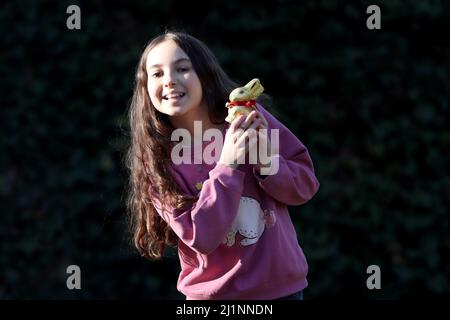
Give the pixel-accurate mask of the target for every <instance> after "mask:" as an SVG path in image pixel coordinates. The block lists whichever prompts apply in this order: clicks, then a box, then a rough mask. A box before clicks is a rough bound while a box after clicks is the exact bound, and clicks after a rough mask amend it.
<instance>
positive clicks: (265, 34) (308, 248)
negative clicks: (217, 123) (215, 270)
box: [0, 0, 450, 299]
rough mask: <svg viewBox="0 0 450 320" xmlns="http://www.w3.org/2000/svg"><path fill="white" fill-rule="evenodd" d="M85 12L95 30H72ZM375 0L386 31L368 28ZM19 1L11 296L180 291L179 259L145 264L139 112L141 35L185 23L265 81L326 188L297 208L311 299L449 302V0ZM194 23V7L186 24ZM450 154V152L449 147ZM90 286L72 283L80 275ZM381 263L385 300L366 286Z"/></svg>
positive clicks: (11, 28) (4, 100)
mask: <svg viewBox="0 0 450 320" xmlns="http://www.w3.org/2000/svg"><path fill="white" fill-rule="evenodd" d="M70 4H78V5H79V6H80V8H81V12H82V29H81V30H79V31H69V30H68V29H67V28H66V18H67V16H68V15H67V14H66V7H67V6H68V5H70ZM370 4H378V5H379V6H380V8H381V13H382V29H381V30H373V31H371V30H368V29H367V28H366V18H367V17H368V15H367V14H366V8H367V6H368V5H370ZM191 6H192V4H191V3H190V2H188V1H185V2H176V1H127V2H126V3H125V2H118V1H110V2H104V3H101V2H91V1H89V2H88V1H86V2H83V1H80V2H77V3H64V2H61V3H58V4H56V3H54V2H51V1H33V2H30V3H26V4H25V3H18V2H8V3H5V4H3V5H2V10H1V11H0V26H1V28H2V34H1V38H0V39H1V40H0V41H1V42H0V46H1V48H2V54H1V55H2V63H1V64H0V75H1V76H0V90H1V117H0V128H1V130H2V131H1V139H0V150H1V156H0V197H1V200H2V201H1V203H2V206H1V207H2V214H1V224H0V240H1V242H0V248H1V254H0V298H7V299H12V298H32V299H33V298H39V299H43V298H64V299H70V298H83V299H88V298H125V297H136V298H150V299H157V298H172V299H180V298H182V296H181V295H180V294H178V293H177V291H176V288H175V284H176V279H177V275H178V270H179V267H178V261H177V257H176V254H175V252H174V251H169V252H168V258H167V259H166V260H165V261H161V262H147V261H145V260H143V259H142V258H140V257H138V256H137V254H136V252H135V251H134V250H133V248H132V247H131V246H130V244H129V242H128V236H129V235H128V233H127V225H126V214H125V207H124V200H125V195H126V186H127V176H126V171H125V170H124V167H123V162H122V158H123V155H124V152H125V150H126V146H127V143H128V141H127V135H128V132H127V123H126V111H127V106H128V103H129V99H130V97H131V94H132V85H133V76H134V70H135V67H136V64H137V61H138V59H139V56H140V53H141V51H142V49H143V47H144V46H145V44H146V42H147V41H148V40H149V39H150V38H151V37H153V36H154V35H156V34H157V33H159V32H160V31H162V30H164V28H165V27H174V28H177V29H182V30H185V31H188V32H191V33H192V34H194V35H195V36H198V37H199V38H201V39H202V40H204V41H205V42H206V43H207V44H208V45H209V46H210V47H211V49H212V50H213V51H214V52H215V53H216V55H217V56H218V57H219V60H220V61H221V62H222V64H223V66H224V68H225V69H226V71H227V72H228V73H229V74H230V75H231V76H232V77H233V78H234V79H236V80H237V81H239V82H241V83H245V82H247V81H248V80H250V79H251V78H253V77H259V78H260V79H261V81H262V82H263V85H264V86H265V88H266V92H267V93H269V94H270V95H271V96H272V98H273V103H272V106H271V110H272V112H273V113H274V114H275V115H276V116H277V117H278V118H279V119H280V120H282V121H283V122H284V123H285V124H286V125H287V126H288V127H289V128H290V129H291V130H292V131H293V132H295V133H296V134H297V136H298V137H299V138H300V139H301V140H302V141H303V142H304V143H305V144H306V145H307V147H308V149H309V151H310V153H311V156H312V158H313V161H314V164H315V168H316V173H317V176H318V178H319V180H320V182H321V188H320V191H319V193H318V194H317V195H316V197H315V198H314V199H313V200H312V201H311V202H309V203H308V204H306V205H304V206H302V207H292V208H290V210H291V214H292V217H293V219H294V221H295V223H296V226H297V230H298V234H299V241H300V243H301V245H302V247H303V248H304V251H305V253H306V255H307V257H308V259H309V264H310V275H309V282H310V286H309V288H308V290H307V291H306V292H305V295H306V297H307V298H323V297H362V298H367V299H377V298H406V297H416V296H418V295H420V296H427V297H437V296H443V295H445V296H446V297H448V296H449V292H450V283H449V277H448V270H450V264H449V258H448V252H450V237H449V222H448V213H447V212H448V208H449V197H448V192H449V190H450V179H449V175H448V172H449V171H448V170H449V167H450V166H449V156H448V149H449V145H450V131H449V129H448V128H449V123H448V122H449V120H448V119H449V92H450V88H449V87H450V85H449V83H450V64H449V61H450V60H449V58H450V46H449V37H448V34H449V31H450V25H449V19H448V16H449V14H450V8H449V4H448V3H446V2H444V1H420V2H417V3H415V2H412V1H411V2H407V3H404V2H400V1H378V2H376V3H372V2H369V1H363V2H361V3H360V4H358V5H356V4H349V3H347V2H344V1H332V0H329V1H317V0H308V1H303V2H302V4H297V2H296V1H281V0H280V1H273V2H272V4H271V5H270V6H262V5H258V4H257V2H253V3H251V2H247V4H244V3H243V2H242V3H241V1H220V2H219V1H217V2H215V1H209V2H205V3H204V4H203V5H200V7H199V8H198V9H196V10H194V11H192V10H191V9H192V8H191ZM189 12H192V13H189ZM445 150H447V151H445ZM71 264H76V265H79V266H80V267H81V270H82V290H79V291H76V290H74V291H69V290H67V288H66V285H65V283H66V277H67V274H66V273H65V271H66V268H67V266H68V265H71ZM372 264H376V265H379V266H380V268H381V273H382V289H381V290H378V291H370V290H368V289H367V288H366V279H367V276H368V275H367V274H366V268H367V267H368V266H369V265H372Z"/></svg>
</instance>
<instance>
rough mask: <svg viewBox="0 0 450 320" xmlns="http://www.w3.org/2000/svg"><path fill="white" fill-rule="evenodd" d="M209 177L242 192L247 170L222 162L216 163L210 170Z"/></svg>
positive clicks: (226, 186)
mask: <svg viewBox="0 0 450 320" xmlns="http://www.w3.org/2000/svg"><path fill="white" fill-rule="evenodd" d="M209 177H210V178H211V179H213V180H214V179H216V180H218V181H219V182H220V184H222V185H223V186H224V187H225V188H229V189H233V190H236V192H239V193H242V191H243V189H244V178H245V172H243V171H241V170H239V169H233V168H231V167H229V166H227V165H224V164H222V163H217V164H216V166H215V167H214V168H213V169H212V170H211V171H210V172H209Z"/></svg>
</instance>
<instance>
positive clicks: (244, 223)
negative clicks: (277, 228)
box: [222, 197, 275, 247]
mask: <svg viewBox="0 0 450 320" xmlns="http://www.w3.org/2000/svg"><path fill="white" fill-rule="evenodd" d="M274 224H275V214H274V212H273V211H272V210H270V212H263V210H262V209H261V205H260V204H259V202H258V201H257V200H255V199H253V198H249V197H241V199H240V202H239V208H238V213H237V215H236V218H234V220H233V223H232V224H231V229H230V231H229V232H228V234H227V236H226V238H225V239H224V240H223V242H222V243H223V244H225V245H226V246H228V247H231V246H233V245H234V243H235V241H236V234H237V233H239V234H240V235H241V236H243V237H244V239H242V240H241V241H240V244H241V246H249V245H252V244H255V243H256V242H257V241H258V239H259V238H260V237H261V235H262V234H263V232H264V229H265V226H266V225H267V226H268V227H272V226H273V225H274Z"/></svg>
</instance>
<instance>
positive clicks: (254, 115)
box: [240, 110, 269, 130]
mask: <svg viewBox="0 0 450 320" xmlns="http://www.w3.org/2000/svg"><path fill="white" fill-rule="evenodd" d="M257 120H259V125H258V126H255V127H254V129H267V128H268V126H269V125H268V123H267V120H266V118H264V116H263V115H262V114H261V113H260V112H258V111H257V110H253V111H252V112H250V113H249V114H248V115H247V117H246V118H245V120H244V121H243V122H242V123H241V125H240V128H241V129H243V130H246V129H247V128H249V127H250V126H251V125H252V123H254V122H255V121H257Z"/></svg>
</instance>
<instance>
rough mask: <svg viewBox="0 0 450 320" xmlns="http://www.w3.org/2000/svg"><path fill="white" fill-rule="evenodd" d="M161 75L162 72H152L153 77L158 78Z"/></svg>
mask: <svg viewBox="0 0 450 320" xmlns="http://www.w3.org/2000/svg"><path fill="white" fill-rule="evenodd" d="M161 75H162V73H161V72H154V73H152V77H153V78H158V77H160V76H161Z"/></svg>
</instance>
